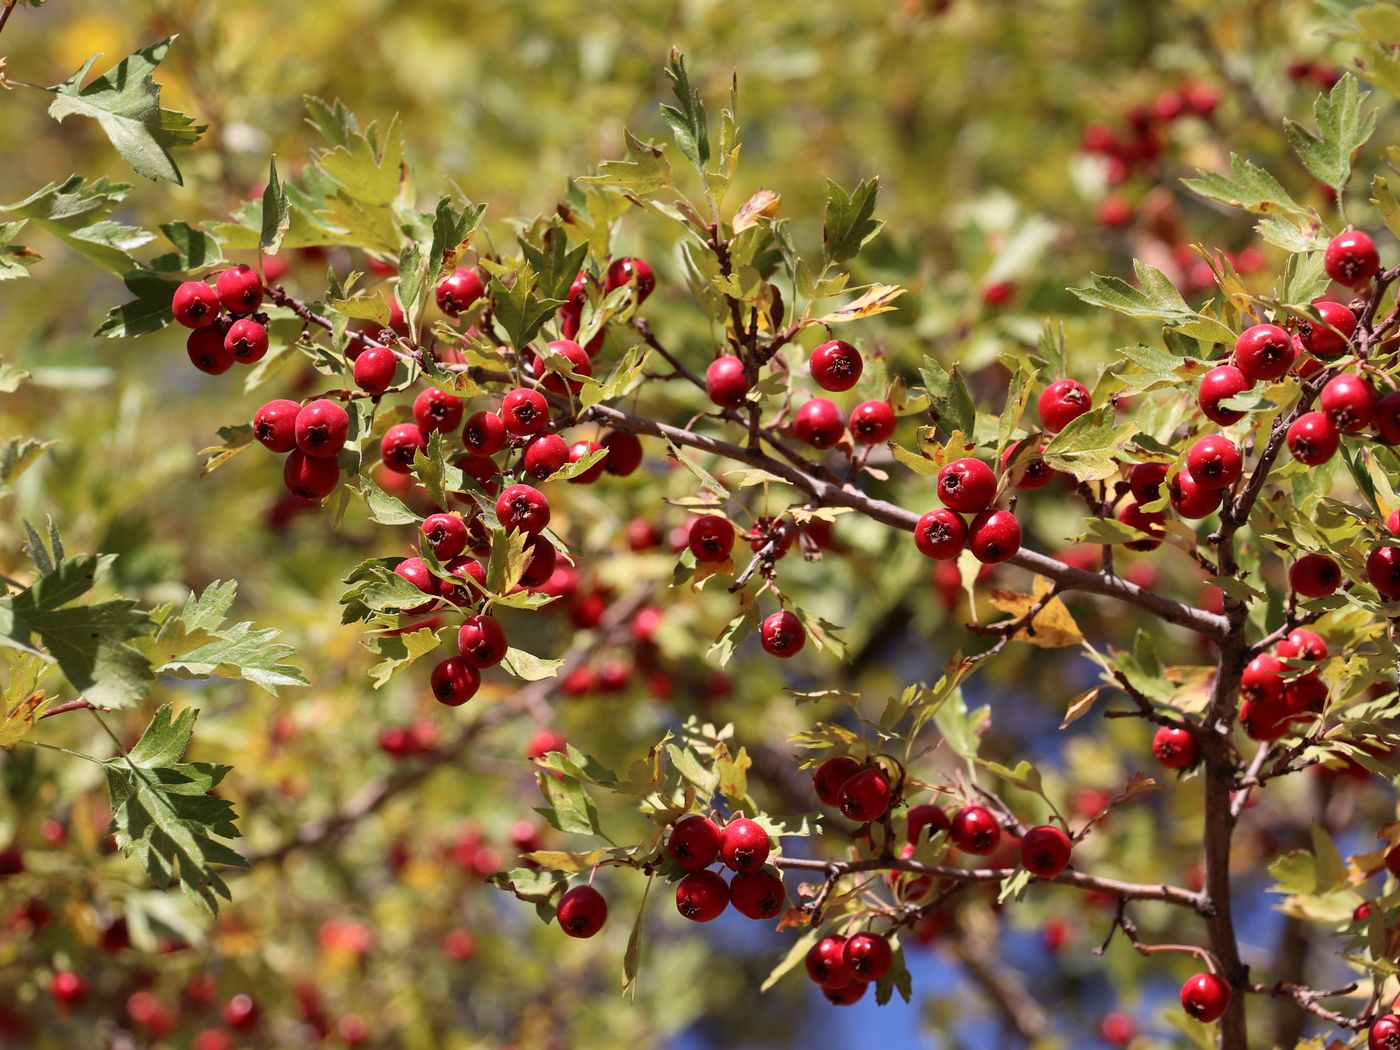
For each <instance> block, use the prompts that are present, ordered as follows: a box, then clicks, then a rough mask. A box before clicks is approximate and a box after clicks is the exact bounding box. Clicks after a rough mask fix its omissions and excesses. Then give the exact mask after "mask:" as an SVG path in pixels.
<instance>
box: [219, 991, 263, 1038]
mask: <svg viewBox="0 0 1400 1050" xmlns="http://www.w3.org/2000/svg"><path fill="white" fill-rule="evenodd" d="M257 1023H258V1003H257V1000H255V999H254V998H253V997H252V996H251V995H247V994H239V995H235V996H234V997H233V998H232V999H230V1000H229V1001H228V1003H227V1004H226V1005H225V1006H224V1024H226V1025H228V1026H229V1027H230V1028H233V1029H235V1030H237V1031H240V1032H241V1031H246V1030H248V1029H249V1028H252V1027H254V1026H255V1025H256V1024H257Z"/></svg>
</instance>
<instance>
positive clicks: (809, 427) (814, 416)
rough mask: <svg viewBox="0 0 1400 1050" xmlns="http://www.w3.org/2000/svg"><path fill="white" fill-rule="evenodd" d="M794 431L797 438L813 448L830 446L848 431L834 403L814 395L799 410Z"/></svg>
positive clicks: (793, 423)
mask: <svg viewBox="0 0 1400 1050" xmlns="http://www.w3.org/2000/svg"><path fill="white" fill-rule="evenodd" d="M792 432H793V434H794V435H795V436H796V437H797V440H799V441H802V442H805V443H806V444H808V445H811V446H812V447H813V448H830V447H831V446H832V445H834V444H836V442H838V441H840V440H841V435H842V434H844V433H845V432H846V421H845V420H844V419H842V418H841V410H840V409H839V408H837V407H836V406H835V405H834V404H832V403H831V402H830V401H828V400H827V399H826V398H824V397H814V398H812V399H811V400H810V401H808V402H807V403H806V404H804V405H803V406H802V407H801V408H799V409H798V410H797V418H795V419H794V420H793V421H792Z"/></svg>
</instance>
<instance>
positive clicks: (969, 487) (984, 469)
mask: <svg viewBox="0 0 1400 1050" xmlns="http://www.w3.org/2000/svg"><path fill="white" fill-rule="evenodd" d="M937 486H938V487H937V491H938V499H939V501H940V502H942V504H943V505H944V506H945V507H947V508H948V509H949V510H957V511H962V512H963V513H968V514H970V513H974V512H976V511H979V510H984V509H985V508H987V507H989V506H991V504H992V500H994V499H996V494H997V476H996V475H995V474H993V473H992V468H991V467H989V466H987V464H985V463H983V462H982V461H981V460H980V459H955V460H953V462H951V463H945V464H944V465H943V468H942V469H941V470H940V471H939V472H938V482H937Z"/></svg>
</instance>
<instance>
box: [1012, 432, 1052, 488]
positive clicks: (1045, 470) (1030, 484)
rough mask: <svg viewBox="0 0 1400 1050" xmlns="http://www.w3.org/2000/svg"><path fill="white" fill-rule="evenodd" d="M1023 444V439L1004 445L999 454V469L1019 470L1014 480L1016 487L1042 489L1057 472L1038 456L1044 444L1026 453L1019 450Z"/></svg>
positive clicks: (1043, 448) (1043, 449)
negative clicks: (1018, 475) (1004, 447)
mask: <svg viewBox="0 0 1400 1050" xmlns="http://www.w3.org/2000/svg"><path fill="white" fill-rule="evenodd" d="M1024 444H1025V442H1024V441H1013V442H1011V444H1009V445H1007V446H1006V451H1005V452H1003V453H1002V454H1001V471H1002V473H1003V474H1007V473H1010V472H1013V471H1015V470H1019V471H1021V476H1020V477H1019V478H1018V479H1017V480H1016V481H1015V482H1014V484H1015V486H1016V488H1018V489H1043V488H1044V487H1045V486H1046V485H1048V484H1050V482H1052V481H1054V480H1055V478H1056V477H1057V476H1058V475H1059V472H1058V471H1056V470H1055V469H1054V468H1052V467H1051V466H1050V465H1049V464H1048V463H1046V462H1045V460H1043V459H1041V458H1040V453H1041V452H1043V451H1045V446H1044V445H1041V446H1040V448H1039V449H1037V450H1036V451H1035V452H1033V453H1032V454H1030V455H1026V454H1024V453H1022V452H1021V447H1022V446H1023V445H1024ZM1013 464H1014V466H1013Z"/></svg>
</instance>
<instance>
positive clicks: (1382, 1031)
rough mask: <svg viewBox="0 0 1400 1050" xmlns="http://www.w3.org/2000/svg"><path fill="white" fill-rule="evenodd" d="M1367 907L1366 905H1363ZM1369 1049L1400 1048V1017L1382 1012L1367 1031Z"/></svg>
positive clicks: (1399, 1049)
mask: <svg viewBox="0 0 1400 1050" xmlns="http://www.w3.org/2000/svg"><path fill="white" fill-rule="evenodd" d="M1362 907H1365V905H1362ZM1366 1047H1367V1050H1400V1017H1397V1016H1396V1015H1395V1014H1382V1015H1381V1016H1380V1017H1377V1018H1376V1019H1375V1020H1374V1021H1372V1022H1371V1027H1370V1029H1369V1030H1368V1031H1367V1032H1366Z"/></svg>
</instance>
